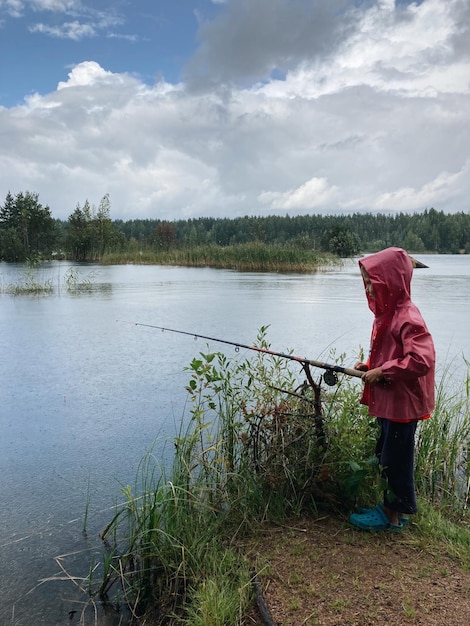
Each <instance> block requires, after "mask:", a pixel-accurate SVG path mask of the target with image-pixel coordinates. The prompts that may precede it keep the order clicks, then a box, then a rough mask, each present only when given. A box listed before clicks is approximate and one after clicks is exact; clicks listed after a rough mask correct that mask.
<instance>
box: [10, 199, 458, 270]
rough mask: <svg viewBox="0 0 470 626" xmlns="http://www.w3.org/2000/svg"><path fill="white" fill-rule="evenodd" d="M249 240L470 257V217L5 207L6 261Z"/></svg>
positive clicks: (339, 251)
mask: <svg viewBox="0 0 470 626" xmlns="http://www.w3.org/2000/svg"><path fill="white" fill-rule="evenodd" d="M247 243H259V244H262V245H268V246H269V245H277V246H290V247H297V248H299V249H304V250H314V251H317V252H326V253H332V254H335V255H338V256H340V257H350V256H355V255H357V254H360V253H365V252H375V251H377V250H380V249H382V248H385V247H387V246H399V247H402V248H405V249H406V250H408V251H409V252H411V253H419V252H421V253H425V252H427V253H440V254H459V253H460V254H469V253H470V214H469V213H464V212H459V213H452V214H446V213H444V212H443V211H437V210H435V209H433V208H431V209H429V210H428V209H427V210H425V211H424V212H423V213H414V214H407V213H392V212H390V213H389V214H385V213H379V214H376V213H354V214H348V215H340V214H332V215H298V216H293V217H291V216H289V215H286V216H276V215H269V216H266V217H259V216H258V217H256V216H245V217H236V218H216V217H201V218H195V219H186V220H181V219H180V220H174V221H169V220H160V219H132V220H127V221H123V220H113V219H112V218H111V203H110V199H109V196H108V195H105V196H104V197H103V198H102V200H101V202H100V204H99V206H98V208H96V207H94V206H92V205H90V203H89V202H88V201H86V202H85V204H84V205H83V207H80V206H79V205H78V206H77V207H76V209H75V210H74V211H73V212H72V213H71V214H70V216H69V218H68V219H67V220H66V221H64V220H59V219H54V218H53V216H52V214H51V211H50V209H49V207H47V206H42V205H41V203H40V202H39V198H38V194H34V193H30V192H26V193H19V194H17V195H16V196H13V195H12V194H10V193H8V194H7V197H6V199H5V202H4V203H3V205H1V206H0V260H2V261H25V260H34V259H50V258H62V259H69V260H75V261H102V260H103V258H104V257H105V256H106V255H107V254H111V253H113V254H125V253H127V252H129V251H134V252H135V251H136V250H139V251H154V252H157V253H158V252H159V251H168V250H171V249H172V248H190V247H200V246H212V247H214V246H217V247H226V246H237V245H240V244H247Z"/></svg>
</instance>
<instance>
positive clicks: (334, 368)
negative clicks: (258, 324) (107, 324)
mask: <svg viewBox="0 0 470 626" xmlns="http://www.w3.org/2000/svg"><path fill="white" fill-rule="evenodd" d="M125 323H127V324H132V325H133V326H143V327H145V328H154V329H157V330H161V331H162V332H169V333H177V334H178V335H188V336H189V337H194V339H207V340H208V341H215V342H217V343H223V344H225V345H229V346H234V347H235V350H236V351H238V350H239V349H240V348H243V349H244V350H253V351H254V352H261V353H263V354H269V355H271V356H277V357H280V358H282V359H289V360H290V361H296V362H297V363H300V364H301V365H302V366H308V365H311V366H313V367H318V368H320V369H324V370H326V372H325V374H324V376H323V379H324V381H325V383H326V384H327V385H330V386H333V385H335V384H336V383H337V382H338V378H337V376H336V374H337V373H340V374H346V376H353V377H355V378H362V376H363V375H364V372H361V371H360V370H355V369H351V368H348V367H342V366H341V365H332V364H330V363H324V362H323V361H314V360H313V359H307V358H305V357H300V356H295V355H293V354H286V353H285V352H275V351H274V350H268V349H267V348H260V347H259V346H249V345H246V344H243V343H239V342H236V341H228V340H227V339H218V338H217V337H208V336H207V335H200V334H198V333H191V332H188V331H185V330H177V329H175V328H167V327H165V326H156V325H154V324H143V323H142V322H125Z"/></svg>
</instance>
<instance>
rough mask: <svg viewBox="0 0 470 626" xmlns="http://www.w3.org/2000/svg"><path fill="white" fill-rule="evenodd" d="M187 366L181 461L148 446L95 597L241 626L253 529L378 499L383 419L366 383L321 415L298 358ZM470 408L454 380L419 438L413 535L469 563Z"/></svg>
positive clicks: (347, 384) (334, 396) (200, 361)
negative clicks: (365, 392)
mask: <svg viewBox="0 0 470 626" xmlns="http://www.w3.org/2000/svg"><path fill="white" fill-rule="evenodd" d="M266 334H267V328H266V327H264V328H262V329H260V332H259V335H258V338H257V341H256V344H257V345H258V346H259V347H263V348H268V347H269V344H268V343H267V340H266ZM336 362H339V363H341V357H339V358H338V359H336ZM466 365H468V364H466ZM297 368H298V364H297ZM186 371H187V375H188V382H187V386H186V389H187V391H188V398H189V414H188V416H187V417H188V419H187V421H186V422H185V424H186V426H185V430H184V431H182V432H180V433H179V434H178V436H176V437H175V439H174V442H173V443H174V446H175V455H174V462H173V465H172V467H171V468H169V469H168V470H165V469H163V468H161V467H160V465H159V462H158V459H156V458H155V456H154V454H153V453H152V452H149V453H148V454H147V455H146V457H144V459H143V461H142V463H141V466H140V468H139V471H138V475H137V477H136V484H135V485H134V487H133V488H131V487H125V488H123V490H122V491H123V495H124V496H125V501H124V502H123V503H122V504H121V505H120V506H119V507H117V508H116V512H115V515H114V517H113V519H112V520H111V521H110V523H109V525H108V526H107V527H106V529H105V530H104V531H103V533H102V538H103V541H104V542H105V546H106V550H105V552H104V556H103V563H102V568H101V572H102V577H101V580H100V581H99V582H98V581H95V589H96V585H97V586H98V588H97V589H96V590H95V593H98V594H99V595H100V596H101V597H102V598H103V599H107V600H112V601H113V602H114V603H122V602H124V603H126V604H127V605H128V606H129V607H131V609H132V612H133V613H134V614H142V613H144V612H145V611H148V610H149V609H150V610H153V611H155V610H156V607H158V612H159V616H158V617H159V618H161V617H162V616H163V615H164V616H171V615H173V616H175V617H174V619H175V623H183V622H185V623H187V624H191V625H194V624H196V625H201V626H203V625H208V626H209V625H210V626H217V625H220V626H223V625H225V624H230V625H231V624H234V625H235V624H240V623H241V621H242V618H243V615H244V614H245V613H246V611H247V608H248V607H249V605H250V602H252V599H253V590H252V584H251V570H250V566H249V564H248V563H247V562H246V559H245V557H244V555H243V552H242V551H241V550H240V549H239V546H241V545H242V539H243V537H244V536H245V534H247V535H249V534H250V533H251V532H252V531H253V529H255V528H257V527H259V525H260V524H263V523H264V522H266V521H282V520H283V519H284V518H285V517H286V516H296V515H298V514H300V513H305V512H307V513H312V512H316V511H318V510H319V509H320V508H322V509H324V508H327V509H329V510H330V511H331V510H332V511H334V510H335V509H338V510H341V511H342V512H343V513H344V507H345V504H346V505H348V506H350V507H351V508H352V507H353V506H355V504H357V503H358V502H359V503H362V502H365V501H369V500H370V499H374V500H375V499H376V498H377V496H378V495H379V494H378V491H379V490H380V481H379V471H378V469H379V468H378V467H377V464H376V463H373V462H372V461H371V458H372V457H373V451H374V446H375V438H376V434H377V425H376V423H375V420H373V419H371V418H369V417H368V416H367V415H366V413H365V409H364V407H362V406H361V405H360V404H359V392H360V383H358V382H357V381H355V380H352V379H349V378H347V377H341V378H340V381H339V384H338V385H337V386H336V387H334V388H328V392H325V391H324V390H323V392H322V393H323V412H322V414H321V415H319V414H318V411H316V410H315V405H314V404H313V393H312V390H311V389H310V390H309V389H308V388H306V387H305V385H303V384H302V381H301V380H299V373H298V371H296V368H295V366H294V365H293V364H292V362H291V361H289V360H287V359H282V358H279V357H273V356H271V355H266V354H262V353H257V354H256V356H254V357H253V358H249V359H247V358H243V357H237V358H234V359H228V358H227V357H226V356H224V355H222V354H220V353H210V352H205V353H204V352H201V353H199V354H198V355H197V356H196V357H195V358H194V359H193V360H192V361H191V363H190V364H189V366H188V367H187V369H186ZM281 390H285V391H290V392H293V393H295V395H291V394H286V393H284V392H283V391H281ZM468 405H469V403H468V378H467V381H466V382H465V384H464V390H463V393H455V392H452V393H451V394H448V393H447V392H446V384H445V381H441V383H440V388H439V390H438V405H437V408H436V414H435V416H433V418H432V419H431V420H430V421H429V422H428V423H426V424H423V425H422V427H421V428H420V434H419V438H418V442H417V477H418V481H417V485H418V490H419V495H420V499H421V512H420V514H419V515H418V516H417V521H416V525H415V526H416V528H417V532H416V533H410V539H409V540H410V541H411V542H415V543H416V545H419V544H420V542H422V543H421V545H423V546H424V545H426V546H428V547H429V546H432V545H433V543H434V542H435V544H436V546H438V545H440V546H441V547H442V542H444V543H445V545H446V547H448V552H449V554H452V555H453V556H456V557H457V558H460V559H461V561H462V562H463V563H466V564H467V563H468V564H470V558H469V557H468V554H470V550H469V548H470V532H469V529H468V510H467V505H468V471H469V470H468V459H467V456H466V455H467V448H468V444H469V438H468V433H469V431H468V428H469V424H468V422H469V411H468ZM428 426H429V427H428ZM452 520H453V521H452ZM436 550H438V548H436ZM95 576H96V570H95ZM155 623H157V622H155Z"/></svg>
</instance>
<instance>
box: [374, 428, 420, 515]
mask: <svg viewBox="0 0 470 626" xmlns="http://www.w3.org/2000/svg"><path fill="white" fill-rule="evenodd" d="M378 420H379V424H380V435H379V438H378V440H377V444H376V448H375V454H376V456H377V458H378V459H379V464H380V467H381V468H382V478H384V479H385V481H386V486H385V489H384V504H385V506H387V507H389V508H390V509H392V510H393V511H398V512H399V513H416V511H417V510H418V506H417V504H416V493H415V481H414V451H415V432H416V424H417V422H409V423H403V422H391V421H390V420H387V419H384V418H382V417H379V418H378Z"/></svg>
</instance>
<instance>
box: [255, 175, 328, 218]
mask: <svg viewBox="0 0 470 626" xmlns="http://www.w3.org/2000/svg"><path fill="white" fill-rule="evenodd" d="M337 191H338V189H337V187H334V186H332V187H331V186H329V185H328V181H327V180H326V178H311V179H310V180H308V181H307V182H305V183H304V184H303V185H300V187H297V189H291V190H289V191H286V192H275V191H263V192H262V193H261V194H260V196H259V199H260V201H261V202H262V203H264V204H269V205H270V207H271V208H273V209H283V210H286V211H292V210H293V209H297V210H300V211H303V212H305V211H310V210H314V209H328V208H329V207H330V205H331V203H332V201H333V199H334V197H335V195H336V193H337Z"/></svg>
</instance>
